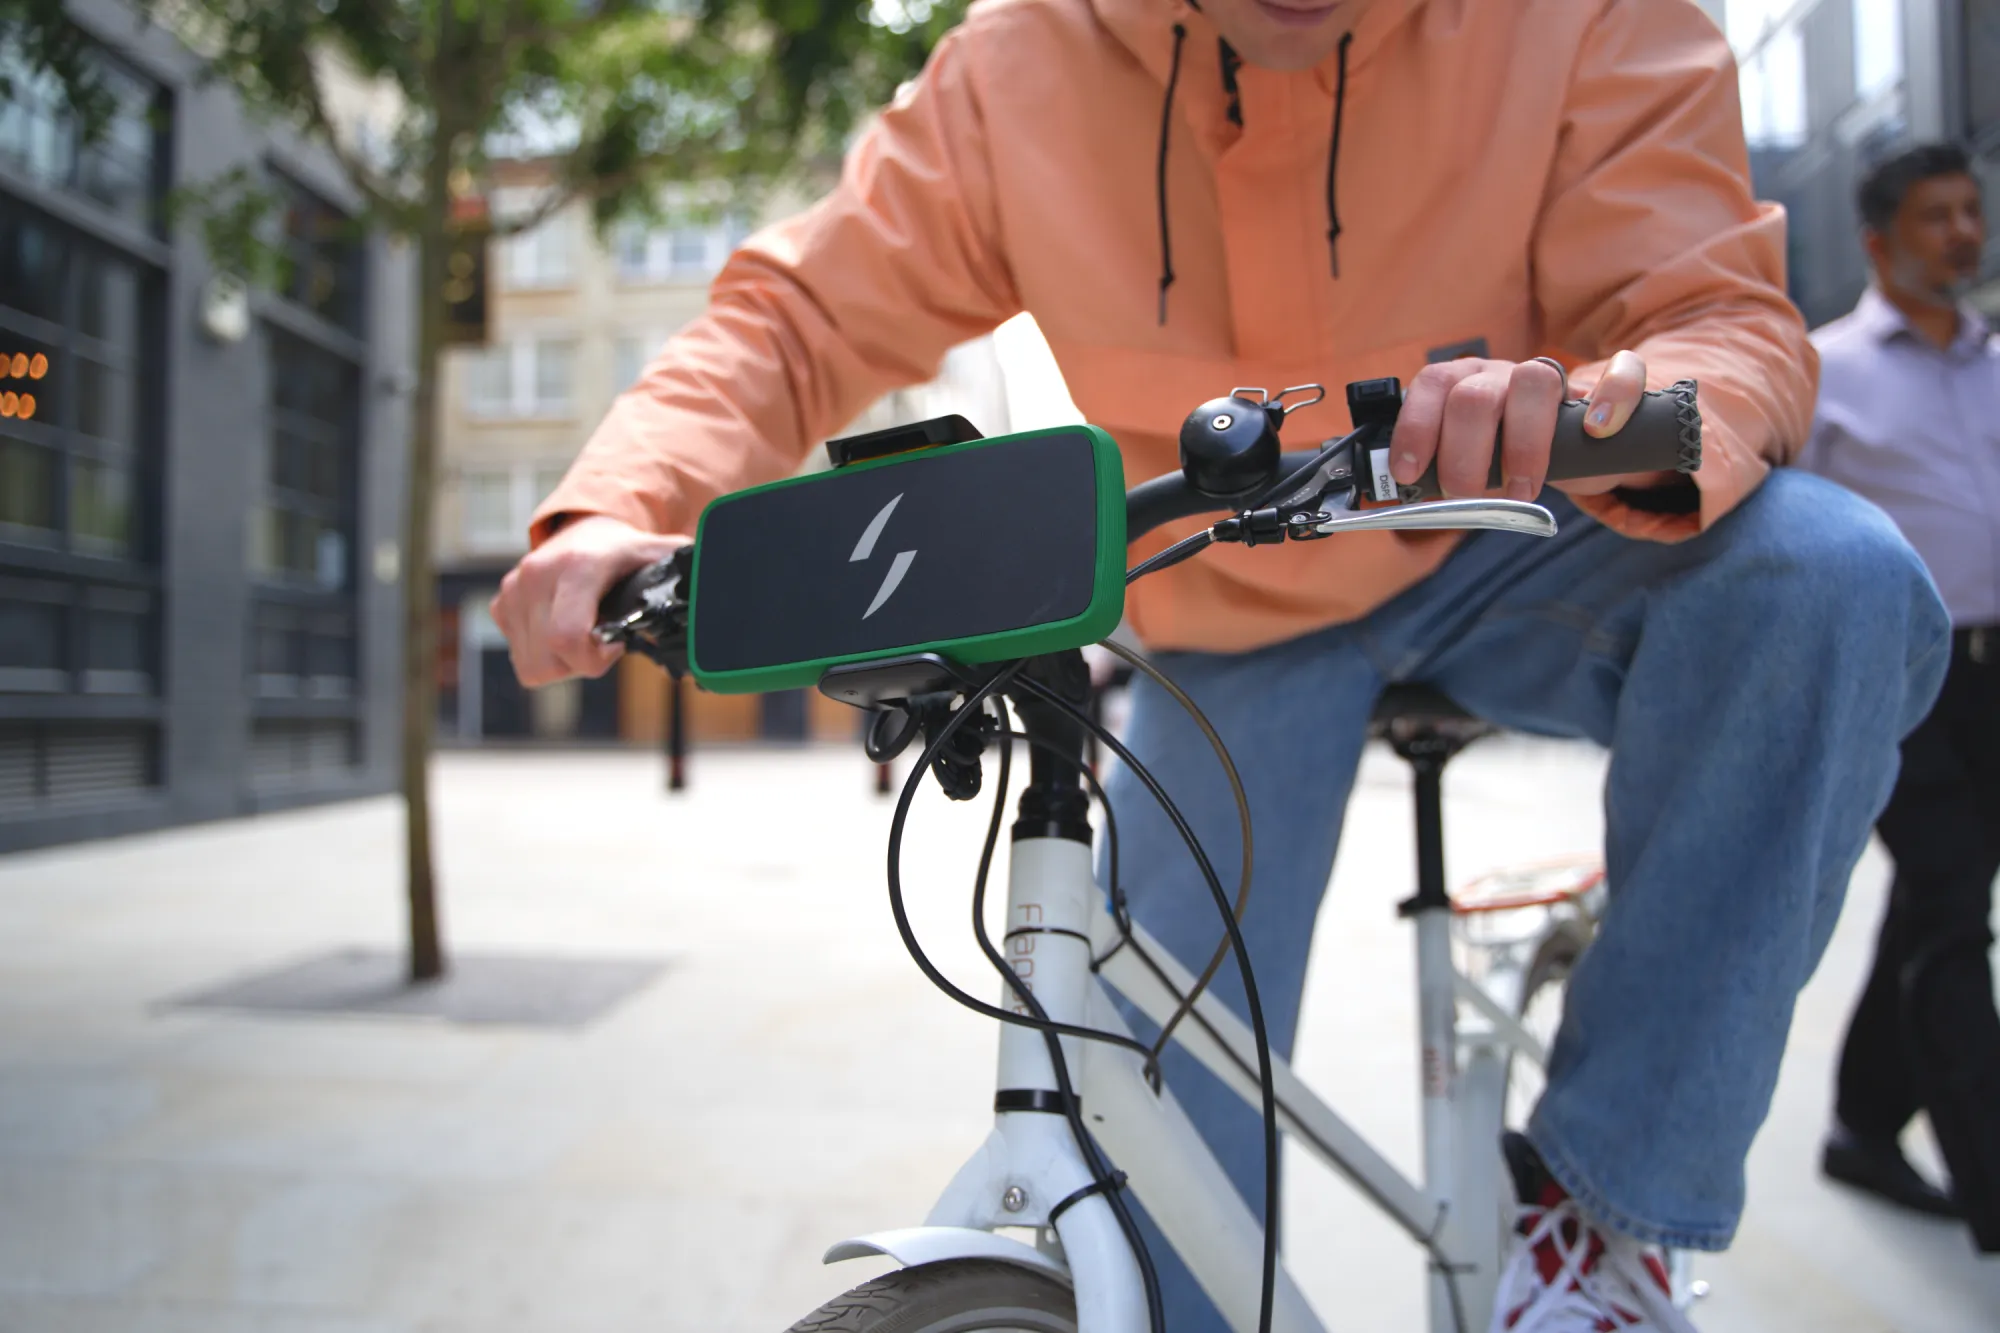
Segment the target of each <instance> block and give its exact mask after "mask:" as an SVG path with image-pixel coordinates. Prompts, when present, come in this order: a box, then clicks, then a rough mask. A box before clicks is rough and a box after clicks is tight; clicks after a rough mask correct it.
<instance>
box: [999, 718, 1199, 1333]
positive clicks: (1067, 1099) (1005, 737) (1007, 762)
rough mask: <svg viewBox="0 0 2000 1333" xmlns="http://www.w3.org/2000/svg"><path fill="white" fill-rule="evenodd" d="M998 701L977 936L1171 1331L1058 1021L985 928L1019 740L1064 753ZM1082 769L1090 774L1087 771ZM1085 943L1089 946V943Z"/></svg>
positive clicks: (1154, 1273) (1153, 1317) (1054, 1212)
mask: <svg viewBox="0 0 2000 1333" xmlns="http://www.w3.org/2000/svg"><path fill="white" fill-rule="evenodd" d="M994 702H995V703H997V704H998V705H999V712H1000V772H999V775H998V779H997V781H996V783H995V786H996V790H995V792H994V794H993V818H992V820H991V821H990V822H989V823H988V824H987V826H986V844H985V846H984V847H982V848H981V849H980V853H979V877H978V879H976V880H975V881H974V882H973V886H972V935H973V938H974V939H976V940H978V941H979V948H980V951H981V952H983V953H984V954H985V955H986V959H987V961H988V962H990V963H992V964H993V970H994V971H996V972H998V973H999V974H1000V975H1001V976H1002V977H1003V978H1005V979H1006V982H1007V986H1008V988H1009V989H1010V990H1012V991H1013V992H1014V994H1015V995H1017V996H1019V997H1020V999H1021V1003H1022V1004H1023V1005H1024V1006H1025V1007H1026V1008H1027V1009H1028V1011H1029V1013H1030V1014H1032V1015H1033V1016H1034V1017H1035V1018H1036V1019H1038V1020H1040V1022H1041V1024H1042V1040H1043V1041H1044V1042H1046V1043H1047V1044H1048V1050H1049V1067H1050V1069H1051V1070H1053V1071H1054V1073H1055V1077H1056V1090H1057V1092H1058V1093H1060V1094H1061V1097H1062V1108H1063V1118H1064V1119H1065V1120H1067V1121H1068V1122H1069V1132H1070V1136H1071V1137H1072V1138H1074V1139H1075V1140H1076V1147H1077V1151H1078V1152H1079V1153H1081V1154H1082V1155H1083V1164H1084V1166H1085V1168H1086V1169H1088V1170H1089V1172H1090V1178H1091V1182H1092V1185H1093V1186H1094V1187H1095V1188H1094V1192H1095V1193H1098V1194H1102V1195H1103V1196H1104V1201H1105V1203H1106V1204H1107V1205H1109V1206H1110V1208H1111V1213H1112V1216H1113V1217H1115V1218H1116V1219H1117V1221H1118V1229H1119V1230H1120V1231H1122V1232H1124V1233H1125V1243H1126V1244H1128V1245H1130V1246H1131V1247H1132V1258H1133V1260H1134V1261H1135V1262H1136V1263H1137V1264H1138V1265H1139V1281H1140V1285H1141V1286H1143V1287H1144V1288H1145V1292H1146V1318H1147V1323H1148V1324H1149V1325H1150V1327H1151V1329H1152V1333H1166V1328H1167V1316H1166V1302H1165V1301H1164V1300H1163V1299H1162V1298H1161V1295H1160V1274H1159V1270H1158V1269H1156V1268H1155V1267H1154V1266H1153V1255H1152V1252H1151V1251H1150V1250H1148V1249H1147V1248H1146V1237H1145V1235H1144V1233H1142V1232H1141V1231H1140V1230H1139V1223H1138V1221H1137V1219H1135V1218H1134V1217H1133V1216H1132V1211H1131V1209H1130V1208H1129V1207H1128V1206H1127V1204H1126V1202H1125V1199H1124V1196H1123V1195H1122V1194H1121V1193H1120V1190H1122V1189H1123V1188H1124V1184H1125V1174H1124V1173H1123V1172H1122V1171H1118V1170H1115V1169H1114V1168H1113V1167H1112V1165H1111V1163H1110V1162H1109V1161H1107V1160H1106V1159H1105V1157H1104V1153H1103V1150H1102V1149H1100V1148H1099V1147H1098V1146H1097V1140H1095V1139H1093V1138H1092V1137H1091V1136H1090V1131H1089V1129H1088V1128H1087V1127H1086V1126H1085V1125H1084V1123H1083V1105H1082V1103H1081V1102H1079V1101H1078V1100H1077V1097H1076V1089H1075V1085H1074V1084H1073V1083H1072V1082H1071V1080H1070V1074H1069V1058H1068V1056H1067V1055H1066V1054H1065V1053H1064V1051H1063V1048H1062V1038H1061V1037H1059V1036H1057V1035H1056V1033H1055V1031H1054V1025H1052V1024H1050V1023H1049V1014H1048V1010H1046V1009H1044V1008H1043V1007H1042V1002H1041V1001H1040V1000H1038V999H1036V998H1035V993H1034V992H1033V991H1032V990H1030V989H1029V988H1028V985H1027V983H1026V982H1024V981H1022V980H1021V978H1020V976H1019V975H1018V974H1017V973H1016V972H1015V971H1014V969H1013V968H1011V967H1009V966H1007V960H1006V959H1005V958H1004V957H1002V956H1001V953H1000V950H999V949H998V948H996V947H995V946H994V943H993V937H992V935H991V934H989V933H988V932H987V929H986V881H987V877H988V875H989V874H990V873H991V871H992V869H993V852H994V849H995V848H996V847H998V846H999V843H1000V824H1001V821H1002V820H1003V819H1004V818H1005V816H1006V810H1007V783H1008V779H1009V776H1010V773H1009V770H1010V768H1011V765H1012V760H1013V754H1014V744H1013V742H1014V738H1015V737H1016V736H1017V735H1018V736H1019V737H1020V738H1021V739H1022V740H1025V741H1027V742H1029V743H1030V744H1032V745H1037V746H1042V747H1044V748H1046V749H1048V750H1049V751H1051V752H1053V753H1056V754H1061V753H1062V751H1061V749H1060V747H1058V746H1057V745H1056V744H1055V743H1054V742H1053V741H1051V740H1045V739H1043V738H1041V737H1036V736H1030V735H1028V734H1027V733H1025V732H1018V733H1017V732H1014V731H1011V730H1009V729H1008V727H1007V703H1006V700H1004V699H996V700H995V701H994ZM1065 757H1067V756H1065ZM1078 771H1079V772H1083V773H1086V774H1088V773H1089V770H1088V769H1079V770H1078ZM1096 782H1097V780H1096V778H1095V777H1094V776H1093V777H1092V778H1091V785H1092V786H1093V787H1095V786H1096ZM1086 947H1088V944H1087V942H1086ZM1084 1194H1085V1191H1082V1190H1079V1191H1077V1192H1076V1193H1073V1194H1071V1195H1070V1196H1069V1197H1068V1198H1067V1199H1064V1200H1062V1201H1061V1202H1060V1203H1058V1204H1056V1206H1055V1207H1053V1208H1051V1209H1050V1210H1049V1225H1050V1226H1051V1227H1053V1226H1054V1225H1055V1222H1056V1218H1057V1217H1058V1216H1059V1215H1060V1214H1061V1213H1062V1211H1063V1210H1064V1209H1065V1208H1067V1207H1069V1206H1070V1205H1071V1204H1074V1203H1077V1202H1080V1201H1081V1198H1082V1197H1083V1195H1084Z"/></svg>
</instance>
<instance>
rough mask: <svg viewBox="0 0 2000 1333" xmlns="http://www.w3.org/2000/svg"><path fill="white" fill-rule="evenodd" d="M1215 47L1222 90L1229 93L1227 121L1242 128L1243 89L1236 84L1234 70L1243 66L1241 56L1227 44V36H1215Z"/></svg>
mask: <svg viewBox="0 0 2000 1333" xmlns="http://www.w3.org/2000/svg"><path fill="white" fill-rule="evenodd" d="M1215 48H1216V55H1217V56H1218V57H1219V58H1220V59H1221V61H1222V91H1223V92H1225V93H1227V94H1228V95H1229V123H1230V124H1232V125H1234V126H1235V127H1236V128H1237V129H1239V130H1240V129H1242V128H1243V90H1242V89H1241V88H1239V87H1237V86H1236V71H1237V70H1239V69H1242V68H1243V57H1242V56H1239V55H1237V54H1236V48H1235V47H1233V46H1231V45H1230V44H1229V39H1228V38H1227V37H1218V38H1216V39H1215Z"/></svg>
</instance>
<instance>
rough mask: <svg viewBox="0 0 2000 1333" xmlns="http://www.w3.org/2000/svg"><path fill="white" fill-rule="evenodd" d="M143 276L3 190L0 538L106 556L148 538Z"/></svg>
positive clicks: (130, 553) (128, 552)
mask: <svg viewBox="0 0 2000 1333" xmlns="http://www.w3.org/2000/svg"><path fill="white" fill-rule="evenodd" d="M148 279H149V275H148V274H147V273H146V272H145V271H144V270H142V269H141V268H140V266H139V265H137V264H135V263H133V262H132V261H130V260H128V259H125V258H123V257H122V256H119V255H116V254H113V253H111V252H110V251H107V250H103V249H100V248H98V247H96V246H94V245H92V244H91V243H90V242H88V241H86V240H85V239H84V238H83V237H82V236H80V235H77V234H75V233H71V232H69V231H67V230H65V229H62V228H60V227H58V226H57V225H56V224H54V223H51V222H48V221H45V220H43V219H42V218H40V217H38V216H36V215H34V214H31V213H29V212H27V211H26V210H25V209H22V208H20V207H18V206H17V205H15V204H13V203H11V202H9V201H7V200H5V199H4V198H0V479H4V481H5V484H4V486H0V541H14V542H20V543H24V544H28V545H35V546H49V547H55V548H58V549H63V550H69V551H74V552H76V553H78V554H81V555H92V556H103V557H108V558H112V559H130V558H133V557H134V556H135V555H137V554H139V553H140V552H141V551H142V549H143V548H144V546H145V544H146V542H147V541H148V539H149V536H150V534H149V533H148V532H147V531H146V530H145V521H146V519H147V518H148V517H149V515H148V514H147V513H146V512H145V503H144V502H145V499H146V498H147V497H146V495H145V491H146V485H145V483H146V474H147V472H148V471H149V467H148V464H149V459H150V454H151V450H150V449H148V448H147V440H146V439H145V435H144V433H143V432H142V422H147V418H146V414H145V413H144V412H143V411H142V410H141V408H142V405H141V401H140V398H141V394H142V392H144V389H145V384H146V381H147V379H148V377H149V376H148V371H149V368H148V367H146V366H144V365H143V364H142V357H143V352H144V350H145V342H146V340H145V339H144V338H143V335H142V330H141V325H142V321H143V320H144V319H145V317H146V304H147V302H148V301H149V300H150V299H151V298H152V295H153V292H152V289H151V288H152V285H151V283H150V282H149V280H148ZM146 429H147V430H148V431H149V430H150V429H151V423H149V422H147V425H146Z"/></svg>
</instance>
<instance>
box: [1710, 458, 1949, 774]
mask: <svg viewBox="0 0 2000 1333" xmlns="http://www.w3.org/2000/svg"><path fill="white" fill-rule="evenodd" d="M1710 535H1711V536H1715V537H1719V538H1722V539H1723V540H1724V542H1725V545H1726V551H1725V553H1724V555H1723V558H1722V559H1720V560H1717V561H1715V562H1713V564H1712V565H1711V566H1710V571H1709V572H1710V573H1712V574H1713V575H1714V576H1715V577H1716V578H1717V579H1718V580H1719V581H1720V582H1722V583H1723V584H1725V585H1726V592H1725V595H1726V596H1728V597H1729V599H1730V600H1731V602H1732V603H1734V604H1735V606H1736V607H1737V610H1738V614H1743V615H1749V616H1754V617H1756V618H1758V619H1759V620H1760V621H1761V622H1762V623H1763V624H1765V625H1766V626H1768V628H1769V631H1770V634H1771V636H1773V637H1782V638H1784V639H1786V640H1787V641H1789V642H1790V643H1792V644H1793V645H1794V646H1795V647H1796V648H1797V649H1799V650H1802V651H1799V652H1795V653H1788V654H1780V656H1783V657H1785V658H1787V659H1788V661H1787V665H1788V667H1790V668H1792V669H1799V668H1804V669H1808V670H1813V669H1817V670H1823V671H1832V672H1851V671H1860V672H1864V673H1867V674H1870V675H1879V676H1881V677H1882V679H1881V684H1882V686H1883V687H1884V688H1885V689H1886V688H1887V687H1889V686H1890V684H1891V679H1890V678H1891V677H1892V676H1893V675H1894V674H1895V673H1896V672H1897V670H1898V668H1900V671H1901V675H1902V677H1903V679H1902V680H1901V681H1898V682H1895V683H1896V684H1897V685H1899V686H1900V687H1901V688H1900V690H1899V691H1898V693H1899V694H1900V696H1901V697H1900V698H1894V702H1896V703H1899V704H1900V705H1901V706H1902V718H1901V728H1900V731H1899V732H1898V734H1899V735H1901V734H1907V733H1908V732H1909V730H1910V729H1911V728H1913V727H1915V726H1916V724H1917V723H1918V722H1919V721H1921V720H1922V718H1923V716H1924V714H1925V713H1926V712H1928V711H1929V709H1930V706H1931V703H1932V702H1933V701H1934V700H1935V698H1936V695H1937V691H1938V688H1939V686H1940V685H1941V684H1942V683H1943V679H1944V667H1945V663H1946V660H1947V658H1948V656H1949V646H1950V639H1951V619H1950V617H1949V615H1948V614H1947V613H1946V611H1945V609H1944V603H1943V602H1942V601H1940V600H1939V598H1938V593H1937V588H1936V586H1935V585H1934V584H1933V583H1932V581H1931V577H1930V573H1929V571H1927V570H1926V569H1925V568H1924V564H1923V561H1922V560H1921V559H1920V558H1919V557H1918V555H1917V553H1916V550H1915V549H1914V548H1913V547H1912V546H1911V545H1910V543H1909V542H1908V541H1907V540H1905V539H1904V537H1903V535H1902V533H1901V532H1899V531H1898V530H1897V528H1896V525H1895V524H1894V523H1893V522H1891V521H1890V519H1889V516H1888V515H1887V514H1885V513H1883V512H1882V511H1881V510H1880V509H1879V508H1877V507H1876V506H1875V505H1874V504H1872V503H1870V502H1869V501H1867V500H1864V499H1862V498H1861V497H1860V496H1858V495H1855V494H1854V493H1853V492H1852V491H1849V490H1846V489H1845V488H1843V487H1840V486H1836V485H1834V484H1833V483H1832V482H1829V481H1826V480H1824V479H1822V478H1819V477H1815V476H1812V475H1810V474H1808V473H1803V472H1798V471H1795V470H1793V469H1790V468H1780V469H1778V470H1777V471H1775V472H1773V473H1772V474H1771V476H1770V477H1769V478H1768V479H1767V480H1766V482H1765V483H1764V485H1763V486H1762V487H1760V488H1759V490H1758V491H1757V493H1756V494H1755V495H1753V496H1752V497H1751V498H1750V499H1749V500H1748V501H1746V502H1745V503H1744V505H1743V506H1742V507H1741V508H1740V509H1739V510H1737V511H1736V512H1735V513H1732V514H1730V515H1729V516H1727V517H1726V518H1724V519H1723V520H1722V522H1721V523H1720V524H1718V525H1717V528H1716V530H1715V531H1714V532H1713V533H1711V534H1710ZM1891 698H1893V696H1890V695H1887V694H1885V702H1888V701H1890V700H1891Z"/></svg>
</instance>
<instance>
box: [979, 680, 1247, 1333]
mask: <svg viewBox="0 0 2000 1333" xmlns="http://www.w3.org/2000/svg"><path fill="white" fill-rule="evenodd" d="M1017 684H1018V685H1019V686H1020V688H1022V689H1025V690H1027V691H1028V692H1029V693H1030V694H1033V695H1034V696H1036V697H1037V698H1039V699H1041V700H1043V701H1045V702H1047V703H1051V704H1054V705H1055V706H1056V707H1057V708H1060V709H1062V710H1063V711H1064V712H1066V713H1068V714H1069V715H1070V718H1071V719H1072V720H1073V721H1075V722H1076V724H1077V725H1078V726H1080V727H1082V728H1083V729H1084V730H1085V731H1088V732H1090V733H1092V734H1094V735H1095V736H1096V737H1097V739H1098V740H1099V741H1100V742H1102V743H1103V744H1104V745H1105V746H1106V747H1107V748H1108V749H1110V751H1111V752H1112V753H1113V754H1115V755H1117V756H1118V757H1119V758H1120V759H1121V760H1123V761H1124V762H1125V764H1126V766H1127V767H1129V768H1130V769H1131V770H1132V774H1133V776H1134V777H1136V778H1138V779H1139V780H1140V781H1141V782H1143V783H1145V784H1146V789H1147V790H1148V791H1150V792H1151V793H1152V794H1153V799H1154V800H1155V801H1157V802H1159V805H1160V808H1161V810H1163V811H1164V812H1165V813H1166V816H1167V818H1168V819H1169V820H1171V821H1172V822H1173V825H1174V828H1175V829H1176V830H1177V831H1178V832H1179V833H1180V835H1181V840H1182V841H1183V842H1185V843H1186V844H1187V846H1188V850H1189V851H1190V852H1192V853H1193V854H1194V858H1195V862H1196V864H1198V865H1199V866H1200V867H1201V873H1202V878H1204V879H1205V880H1207V881H1208V888H1209V892H1210V893H1211V894H1213V895H1214V897H1215V905H1216V909H1217V910H1218V911H1220V912H1221V913H1222V919H1223V922H1224V923H1225V925H1226V928H1227V929H1228V931H1229V944H1230V948H1232V949H1233V950H1234V951H1235V953H1236V966H1237V968H1238V970H1239V971H1240V972H1241V973H1242V976H1243V998H1244V1005H1245V1007H1246V1008H1247V1009H1248V1010H1249V1012H1250V1031H1251V1035H1252V1037H1253V1038H1254V1039H1255V1041H1256V1046H1257V1069H1258V1080H1257V1081H1258V1085H1259V1090H1260V1091H1261V1092H1262V1094H1263V1111H1264V1271H1263V1285H1262V1289H1261V1294H1260V1299H1259V1309H1258V1315H1257V1330H1258V1333H1270V1330H1271V1314H1272V1306H1273V1303H1274V1301H1273V1297H1274V1296H1275V1294H1276V1291H1277V1285H1278V1228H1277V1225H1276V1224H1277V1219H1278V1106H1277V1085H1276V1083H1275V1082H1274V1080H1273V1078H1272V1075H1271V1037H1270V1033H1269V1031H1268V1030H1267V1029H1266V1028H1265V1025H1264V1004H1263V1001H1262V999H1261V998H1259V996H1258V994H1257V979H1256V977H1255V975H1254V974H1253V973H1252V971H1251V967H1250V946H1249V945H1248V944H1247V943H1245V942H1244V939H1243V931H1242V929H1241V928H1240V927H1238V925H1237V924H1236V917H1235V915H1234V914H1233V913H1232V912H1231V911H1230V904H1229V895H1228V893H1227V892H1225V891H1224V890H1223V887H1222V880H1221V879H1220V878H1219V877H1218V876H1217V875H1216V873H1215V867H1214V866H1213V865H1211V864H1210V863H1209V859H1208V853H1207V852H1205V851H1204V850H1202V846H1201V839H1200V838H1198V837H1196V836H1195V831H1194V829H1193V827H1192V826H1191V825H1189V823H1188V822H1187V817H1186V816H1185V815H1183V814H1182V813H1181V810H1180V807H1179V806H1177V805H1175V804H1174V800H1173V797H1171V796H1169V795H1168V794H1167V790H1166V788H1165V787H1163V786H1161V785H1160V781H1159V779H1158V778H1156V777H1154V776H1153V774H1152V772H1151V771H1150V770H1149V769H1147V767H1146V766H1145V765H1144V764H1142V763H1140V762H1139V759H1138V756H1136V755H1134V754H1133V753H1132V752H1131V751H1130V750H1129V749H1127V748H1126V747H1125V743H1124V742H1123V741H1121V740H1119V739H1118V738H1117V737H1116V736H1114V735H1113V734H1112V733H1111V731H1110V730H1109V729H1108V728H1106V727H1105V726H1104V725H1103V724H1101V723H1099V722H1097V721H1095V720H1093V719H1092V718H1091V717H1090V715H1089V714H1088V713H1086V712H1084V711H1083V710H1082V709H1080V708H1078V707H1077V706H1076V705H1075V704H1073V703H1071V702H1070V701H1069V700H1068V699H1065V698H1064V697H1063V696H1062V695H1060V694H1058V693H1057V692H1056V691H1054V690H1052V689H1049V688H1048V687H1047V686H1045V685H1043V684H1042V683H1041V682H1040V681H1037V680H1035V679H1033V678H1031V677H1028V676H1021V677H1020V678H1019V679H1018V681H1017Z"/></svg>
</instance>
